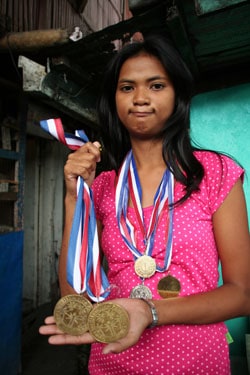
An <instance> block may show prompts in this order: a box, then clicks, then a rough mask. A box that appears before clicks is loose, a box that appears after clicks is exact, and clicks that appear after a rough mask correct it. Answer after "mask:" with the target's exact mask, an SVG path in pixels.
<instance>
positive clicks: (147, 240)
mask: <svg viewBox="0 0 250 375" xmlns="http://www.w3.org/2000/svg"><path fill="white" fill-rule="evenodd" d="M129 198H130V199H131V201H132V204H133V208H134V212H135V216H136V221H137V224H134V223H132V222H131V221H130V219H129V215H128V201H129ZM173 201H174V177H173V174H172V173H171V171H170V169H169V168H166V170H165V172H164V174H163V176H162V180H161V182H160V184H159V186H158V188H157V191H156V193H155V196H154V204H153V209H152V212H151V217H150V220H149V224H148V225H147V226H146V223H145V221H144V212H143V207H142V187H141V184H140V179H139V175H138V172H137V169H136V163H135V159H134V156H133V153H132V150H131V151H130V152H129V153H128V154H127V156H126V158H125V160H124V162H123V164H122V166H121V168H120V170H119V175H118V179H117V183H116V187H115V207H116V218H117V222H118V226H119V230H120V233H121V235H122V238H123V240H124V242H125V243H126V245H127V247H128V249H129V250H130V251H131V253H132V254H133V256H134V259H135V272H136V274H137V275H138V276H139V277H141V278H149V277H151V276H153V275H154V274H155V272H164V271H165V270H166V269H168V268H169V266H170V263H171V256H172V242H173V241H172V239H173V208H172V207H171V206H172V204H173ZM169 207H170V208H169ZM168 208H169V209H168ZM167 209H168V218H167V221H166V246H165V256H164V261H163V264H161V265H160V264H157V263H156V260H155V257H154V259H153V258H152V255H153V249H154V242H155V236H156V232H157V228H158V226H159V222H160V220H161V219H162V217H163V214H164V212H165V211H166V210H167ZM138 230H139V231H140V233H141V234H142V237H143V239H144V246H145V247H144V249H143V250H141V249H139V245H138V244H137V231H138Z"/></svg>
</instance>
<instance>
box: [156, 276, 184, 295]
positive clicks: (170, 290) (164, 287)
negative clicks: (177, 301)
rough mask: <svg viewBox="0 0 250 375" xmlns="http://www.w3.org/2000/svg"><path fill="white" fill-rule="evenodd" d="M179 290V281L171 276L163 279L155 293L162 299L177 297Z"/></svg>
mask: <svg viewBox="0 0 250 375" xmlns="http://www.w3.org/2000/svg"><path fill="white" fill-rule="evenodd" d="M180 290H181V284H180V282H179V280H178V279H176V277H173V276H171V275H168V276H166V277H163V278H162V279H161V280H160V281H159V283H158V285H157V291H158V293H159V295H160V296H161V297H162V298H171V297H177V296H178V295H179V293H180Z"/></svg>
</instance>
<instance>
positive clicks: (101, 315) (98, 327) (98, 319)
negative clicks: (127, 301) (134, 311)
mask: <svg viewBox="0 0 250 375" xmlns="http://www.w3.org/2000/svg"><path fill="white" fill-rule="evenodd" d="M88 328H89V333H90V334H91V335H92V336H93V337H94V338H95V339H96V340H97V341H99V342H102V343H109V342H115V341H117V340H119V339H121V338H123V337H124V336H126V335H127V333H128V329H129V316H128V313H127V311H126V310H125V309H124V308H123V307H121V306H119V305H117V304H115V303H112V302H103V303H98V304H96V305H95V306H94V308H93V309H92V310H91V312H90V314H89V316H88Z"/></svg>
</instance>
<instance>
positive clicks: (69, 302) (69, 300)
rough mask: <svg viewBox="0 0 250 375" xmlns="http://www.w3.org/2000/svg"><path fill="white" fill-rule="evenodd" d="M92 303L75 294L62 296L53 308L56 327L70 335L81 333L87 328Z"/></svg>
mask: <svg viewBox="0 0 250 375" xmlns="http://www.w3.org/2000/svg"><path fill="white" fill-rule="evenodd" d="M91 310H92V304H91V302H90V301H89V300H87V298H85V297H82V296H80V295H77V294H70V295H67V296H65V297H62V298H61V299H60V300H59V301H58V302H57V304H56V306H55V308H54V318H55V321H56V325H57V327H58V328H59V329H60V330H61V331H63V332H64V333H68V334H70V335H75V336H77V335H82V334H83V333H85V332H87V330H88V324H87V321H88V315H89V313H90V311H91Z"/></svg>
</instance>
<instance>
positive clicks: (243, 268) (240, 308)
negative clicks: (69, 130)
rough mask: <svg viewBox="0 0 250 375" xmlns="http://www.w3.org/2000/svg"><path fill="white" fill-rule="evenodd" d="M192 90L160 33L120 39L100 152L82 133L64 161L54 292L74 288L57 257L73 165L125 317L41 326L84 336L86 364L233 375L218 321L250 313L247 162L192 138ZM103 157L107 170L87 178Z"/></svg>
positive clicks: (121, 370)
mask: <svg viewBox="0 0 250 375" xmlns="http://www.w3.org/2000/svg"><path fill="white" fill-rule="evenodd" d="M191 95H192V78H191V75H190V73H189V71H188V69H187V67H186V66H185V64H184V63H183V61H182V59H181V58H180V56H179V54H178V53H177V52H176V50H175V49H174V48H173V47H172V46H171V44H170V43H169V42H168V41H167V40H166V39H164V38H160V37H158V36H157V37H148V38H145V40H144V41H143V42H136V43H132V44H130V45H127V46H125V47H124V48H123V49H122V50H121V51H120V52H119V53H118V54H117V55H116V56H115V58H114V60H113V61H112V62H111V64H110V66H109V69H108V71H107V73H106V76H105V80H104V89H103V92H102V95H101V97H100V100H99V102H98V114H99V121H100V125H101V127H102V128H103V137H102V138H103V139H102V141H103V145H104V152H103V155H101V153H100V150H99V146H100V144H99V143H98V142H94V143H91V142H88V143H86V144H85V145H84V146H83V147H81V148H80V149H78V150H77V151H76V152H74V153H72V154H70V156H69V158H68V161H67V163H66V165H65V181H66V197H65V207H66V221H65V230H64V237H63V244H62V251H61V258H60V286H61V292H62V295H67V294H70V293H74V290H73V289H72V287H70V286H69V284H68V283H67V280H66V259H67V249H68V242H69V236H70V230H71V225H72V220H73V215H74V209H75V201H76V180H77V177H78V176H82V177H83V178H84V180H85V182H86V183H87V184H88V185H89V186H91V189H92V191H93V196H94V203H95V211H96V218H97V224H98V228H99V235H100V245H101V248H102V251H103V253H104V255H105V257H106V259H107V263H108V279H109V282H110V285H114V286H115V288H114V289H113V292H112V293H111V294H110V296H109V297H108V298H107V299H108V300H109V299H111V298H115V299H112V302H115V303H116V304H118V305H120V306H122V307H124V308H125V309H126V310H127V312H128V314H129V320H130V325H129V332H128V334H127V335H126V336H125V337H124V338H122V339H120V340H118V341H117V342H112V343H109V344H102V343H97V342H96V341H95V340H94V338H93V337H92V336H91V335H90V333H85V334H83V335H81V336H71V335H67V334H63V333H62V332H61V331H60V330H59V329H58V328H57V326H56V325H55V321H54V318H53V317H48V318H47V319H46V325H45V326H43V327H41V329H40V332H41V333H42V334H47V335H51V337H50V338H49V342H50V343H51V344H59V345H60V344H84V343H91V344H92V346H91V355H90V360H89V371H90V374H95V375H97V374H102V375H104V374H105V375H106V374H129V375H132V374H143V375H145V374H171V375H175V374H185V375H186V374H206V375H208V374H213V375H214V374H218V375H223V374H224V375H226V374H230V362H229V353H228V343H227V338H226V334H227V329H226V326H225V324H224V323H223V321H225V320H227V319H230V318H233V317H237V316H243V315H249V314H250V275H249V265H250V241H249V231H248V222H247V213H246V205H245V199H244V193H243V189H242V180H243V173H244V172H243V170H242V168H241V167H240V166H238V165H237V164H236V163H235V162H234V161H233V160H232V159H231V158H229V157H227V156H224V155H220V154H217V153H215V152H210V151H205V150H197V149H194V148H193V147H192V145H191V141H190V138H189V125H190V124H189V110H190V100H191ZM101 158H103V159H105V161H106V166H107V167H106V169H107V171H105V172H102V173H101V174H99V175H98V176H97V177H96V178H95V171H96V166H97V163H98V162H99V161H100V160H101ZM124 228H125V229H124ZM219 260H220V262H221V266H222V276H223V285H222V286H220V287H218V262H219ZM148 262H149V263H150V266H148ZM151 266H152V267H151ZM151 268H152V269H153V270H152V272H151V271H150V272H149V269H150V270H151ZM173 285H174V286H173ZM145 296H146V301H145V299H142V298H141V297H145ZM137 297H139V298H137ZM152 323H153V325H154V327H153V328H148V327H149V326H150V325H152Z"/></svg>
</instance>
